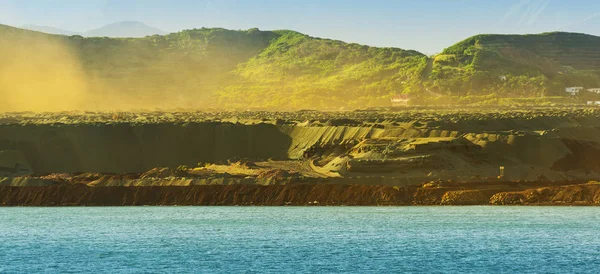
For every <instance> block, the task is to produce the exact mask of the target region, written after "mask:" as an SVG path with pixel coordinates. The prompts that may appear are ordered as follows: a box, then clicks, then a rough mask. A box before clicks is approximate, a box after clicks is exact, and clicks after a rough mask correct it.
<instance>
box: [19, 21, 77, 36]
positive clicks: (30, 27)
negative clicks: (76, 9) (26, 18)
mask: <svg viewBox="0 0 600 274" xmlns="http://www.w3.org/2000/svg"><path fill="white" fill-rule="evenodd" d="M20 28H22V29H27V30H33V31H38V32H43V33H48V34H59V35H69V36H70V35H78V34H81V33H79V32H74V31H69V30H64V29H59V28H55V27H50V26H40V25H33V24H29V25H23V26H20Z"/></svg>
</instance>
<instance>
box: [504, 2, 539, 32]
mask: <svg viewBox="0 0 600 274" xmlns="http://www.w3.org/2000/svg"><path fill="white" fill-rule="evenodd" d="M549 4H550V0H520V1H518V2H517V3H515V4H514V5H512V6H511V7H510V9H509V10H508V11H507V12H506V13H505V14H504V16H503V17H502V18H501V19H500V21H499V22H498V23H499V24H503V23H506V22H507V21H509V20H510V21H516V24H517V25H518V26H524V25H526V26H532V25H533V24H535V23H536V22H537V21H538V19H539V17H540V16H541V15H542V14H543V13H544V12H545V11H546V8H547V7H548V5H549Z"/></svg>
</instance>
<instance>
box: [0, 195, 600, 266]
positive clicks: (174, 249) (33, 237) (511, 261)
mask: <svg viewBox="0 0 600 274" xmlns="http://www.w3.org/2000/svg"><path fill="white" fill-rule="evenodd" d="M599 271H600V208H594V207H483V206H481V207H70V208H69V207H65V208H0V273H36V272H47V273H67V272H71V273H78V272H87V273H89V272H92V273H337V272H343V273H390V272H392V273H393V272H395V273H399V272H419V273H442V272H446V273H458V272H460V273H465V272H472V273H490V272H491V273H497V272H503V273H514V272H518V273H523V272H525V273H577V272H579V273H585V272H587V273H598V272H599Z"/></svg>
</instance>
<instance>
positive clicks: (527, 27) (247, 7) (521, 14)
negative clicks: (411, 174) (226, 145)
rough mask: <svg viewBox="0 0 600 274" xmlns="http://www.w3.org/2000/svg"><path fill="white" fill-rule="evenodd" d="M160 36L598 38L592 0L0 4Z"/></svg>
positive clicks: (422, 43)
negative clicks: (146, 28)
mask: <svg viewBox="0 0 600 274" xmlns="http://www.w3.org/2000/svg"><path fill="white" fill-rule="evenodd" d="M124 20H135V21H141V22H144V23H146V24H148V25H151V26H154V27H157V28H159V29H162V30H165V31H178V30H182V29H189V28H200V27H224V28H230V29H248V28H252V27H258V28H260V29H264V30H271V29H293V30H297V31H300V32H302V33H306V34H309V35H312V36H318V37H325V38H332V39H339V40H343V41H347V42H356V43H360V44H367V45H372V46H389V47H399V48H404V49H415V50H419V51H421V52H424V53H428V54H433V53H437V52H440V51H441V50H442V49H443V48H444V47H447V46H450V45H452V44H453V43H455V42H458V41H460V40H462V39H464V38H467V37H469V36H471V35H474V34H480V33H540V32H546V31H557V30H558V31H571V32H584V33H589V34H594V35H600V1H598V0H568V1H567V0H362V1H358V0H168V1H167V0H0V23H2V24H8V25H13V26H21V25H26V24H36V25H44V26H52V27H57V28H61V29H66V30H71V31H86V30H89V29H94V28H98V27H101V26H103V25H106V24H109V23H113V22H117V21H124Z"/></svg>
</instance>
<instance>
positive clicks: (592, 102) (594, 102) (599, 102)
mask: <svg viewBox="0 0 600 274" xmlns="http://www.w3.org/2000/svg"><path fill="white" fill-rule="evenodd" d="M587 104H588V105H592V106H600V101H587Z"/></svg>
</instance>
